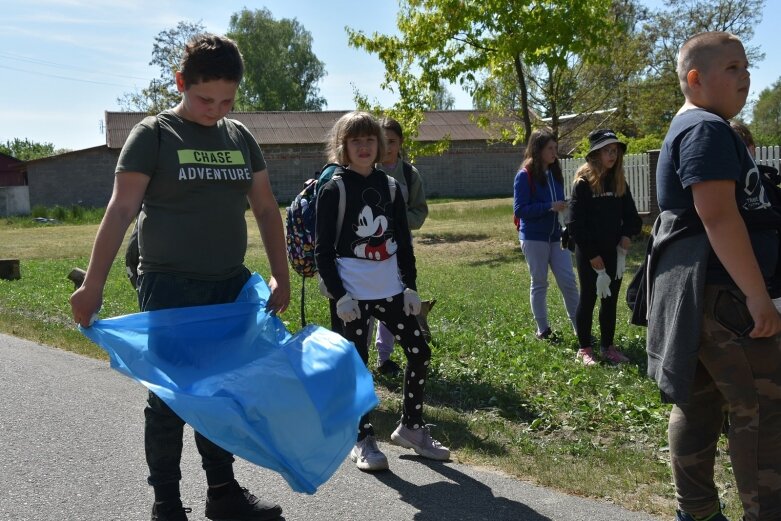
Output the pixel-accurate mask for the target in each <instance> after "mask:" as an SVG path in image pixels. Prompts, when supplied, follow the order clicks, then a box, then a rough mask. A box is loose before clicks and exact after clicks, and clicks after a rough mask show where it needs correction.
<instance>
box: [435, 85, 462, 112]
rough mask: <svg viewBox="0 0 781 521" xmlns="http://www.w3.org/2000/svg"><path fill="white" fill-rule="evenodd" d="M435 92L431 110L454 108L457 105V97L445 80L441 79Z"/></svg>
mask: <svg viewBox="0 0 781 521" xmlns="http://www.w3.org/2000/svg"><path fill="white" fill-rule="evenodd" d="M433 94H434V97H433V100H432V102H431V110H453V107H455V106H456V97H455V96H453V95H452V94H451V93H450V91H449V90H447V86H446V85H445V82H443V81H440V82H439V86H438V87H437V88H436V89H434V92H433Z"/></svg>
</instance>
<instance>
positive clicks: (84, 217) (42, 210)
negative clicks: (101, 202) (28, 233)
mask: <svg viewBox="0 0 781 521" xmlns="http://www.w3.org/2000/svg"><path fill="white" fill-rule="evenodd" d="M105 212H106V209H105V208H87V207H84V206H79V205H73V206H70V207H63V206H54V207H52V208H46V207H45V206H41V205H35V206H33V207H32V209H31V211H30V215H28V216H24V215H22V216H13V217H7V218H5V224H6V225H7V226H9V227H26V228H29V227H35V226H38V223H37V222H36V221H35V220H34V219H36V218H38V217H43V218H45V219H56V220H57V221H58V222H59V223H62V224H99V223H100V221H101V220H103V214H104V213H105Z"/></svg>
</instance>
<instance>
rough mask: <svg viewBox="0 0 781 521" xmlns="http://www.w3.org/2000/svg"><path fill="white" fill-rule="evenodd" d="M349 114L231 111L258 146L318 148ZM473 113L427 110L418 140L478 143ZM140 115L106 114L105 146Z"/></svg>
mask: <svg viewBox="0 0 781 521" xmlns="http://www.w3.org/2000/svg"><path fill="white" fill-rule="evenodd" d="M347 112H349V111H346V110H340V111H322V112H230V113H229V114H228V117H230V118H233V119H237V120H239V121H241V122H242V123H243V124H244V125H245V126H246V127H247V128H248V129H249V130H250V131H251V132H252V134H253V135H254V136H255V139H256V140H257V142H258V143H260V145H261V146H262V145H311V144H318V145H321V144H323V143H324V142H325V136H326V134H327V133H328V131H329V130H330V129H331V127H332V126H333V124H334V122H336V120H337V119H339V118H340V117H341V116H342V115H343V114H345V113H347ZM479 114H480V113H479V112H478V111H475V110H447V111H429V112H426V113H425V119H424V120H423V123H422V124H421V126H420V132H419V133H418V137H417V138H416V140H417V141H424V142H430V141H438V140H440V139H442V138H443V137H445V136H447V135H450V139H451V141H481V140H486V139H489V138H490V137H491V136H489V134H488V133H486V132H485V131H484V130H483V129H481V128H480V127H478V126H477V123H476V120H477V116H478V115H479ZM146 115H147V114H146V113H143V112H108V111H106V113H105V121H106V145H107V146H108V147H109V148H122V145H124V143H125V140H126V139H127V137H128V135H129V134H130V131H131V130H132V128H133V127H134V126H135V125H136V123H138V122H139V121H141V120H142V119H144V117H145V116H146Z"/></svg>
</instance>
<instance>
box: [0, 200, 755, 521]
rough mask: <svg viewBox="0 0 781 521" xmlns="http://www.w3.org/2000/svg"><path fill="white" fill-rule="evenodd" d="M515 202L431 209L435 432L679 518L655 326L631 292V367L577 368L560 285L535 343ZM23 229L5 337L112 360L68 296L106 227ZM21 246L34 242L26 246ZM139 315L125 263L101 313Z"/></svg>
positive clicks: (422, 267)
mask: <svg viewBox="0 0 781 521" xmlns="http://www.w3.org/2000/svg"><path fill="white" fill-rule="evenodd" d="M511 205H512V201H511V200H510V199H490V200H483V201H474V200H470V201H450V202H433V203H432V204H431V206H430V216H429V219H428V220H427V221H426V225H425V226H424V227H423V229H422V230H420V231H419V232H417V233H416V234H415V254H416V258H417V263H418V286H419V288H420V292H421V296H422V297H423V298H432V297H435V298H437V300H438V302H437V305H436V307H435V308H434V309H433V311H432V312H431V314H430V315H429V323H430V325H431V327H432V333H433V336H434V340H433V342H432V351H433V359H432V364H431V373H430V377H429V378H428V381H427V388H426V389H427V402H426V406H427V409H426V420H427V421H428V422H430V423H434V424H436V425H437V427H436V428H435V430H434V433H435V435H436V436H437V437H438V438H439V439H440V441H442V442H443V443H445V444H446V445H449V446H450V447H451V448H452V449H454V458H455V459H457V460H460V461H463V462H466V463H471V464H479V465H486V466H491V467H495V468H499V469H501V470H504V471H505V472H508V473H510V474H512V475H515V476H518V477H521V478H524V479H529V480H532V481H535V482H537V483H539V484H541V485H545V486H551V487H555V488H558V489H560V490H563V491H566V492H569V493H574V494H580V495H585V496H592V497H598V498H609V499H610V500H612V501H614V502H616V503H618V504H621V505H623V506H625V507H627V508H630V509H634V510H642V511H646V512H650V513H656V514H661V515H665V516H670V514H671V512H672V509H673V508H674V507H673V497H674V491H673V489H672V485H671V476H670V472H669V466H668V461H667V452H666V449H665V447H666V443H667V442H666V422H667V414H668V412H669V406H666V405H663V404H661V403H660V400H659V395H658V391H657V389H656V386H655V384H654V383H653V382H652V381H651V380H649V379H648V378H647V377H646V376H645V364H646V358H645V329H643V328H639V327H636V326H631V325H629V324H628V317H629V309H628V308H627V307H626V305H624V304H623V302H624V301H623V293H622V295H621V300H620V304H619V317H618V325H617V328H616V342H617V343H618V344H619V345H621V346H622V347H623V348H624V350H625V352H626V353H627V355H628V356H629V357H630V358H631V361H632V363H631V364H629V365H627V366H623V367H619V368H615V367H607V366H598V367H593V368H585V367H583V366H582V365H580V364H578V363H576V362H575V361H574V354H575V350H576V349H577V341H576V339H575V336H574V334H573V333H572V331H571V328H570V326H569V324H568V320H567V318H566V314H565V312H564V307H563V304H562V302H561V295H560V293H559V292H558V289H557V288H556V286H555V282H554V281H553V280H552V279H551V291H550V294H549V299H548V300H549V314H550V320H551V324H552V326H553V328H554V330H556V331H557V332H558V333H559V337H560V341H559V342H558V343H549V342H544V341H539V340H537V339H536V338H535V337H534V331H535V327H534V320H533V318H532V314H531V310H530V306H529V275H528V270H527V268H526V264H525V261H524V259H523V256H522V255H521V253H520V248H519V247H518V242H517V236H516V232H515V229H514V226H513V223H512V210H511ZM248 217H250V218H251V216H250V214H248ZM19 226H20V225H18V224H13V223H8V222H6V223H2V222H0V249H5V248H7V249H8V251H9V252H12V253H13V252H17V253H16V254H17V255H19V257H20V258H21V261H22V262H21V271H22V279H21V280H18V281H0V330H3V331H5V332H9V333H12V334H15V335H18V336H22V337H26V338H31V339H33V340H36V341H41V342H44V343H46V344H50V345H55V346H58V347H62V348H65V349H71V350H75V351H78V352H82V353H85V354H88V355H90V356H100V355H101V352H100V351H99V350H98V349H97V348H95V347H94V346H92V345H91V344H90V343H89V341H87V340H86V339H85V338H84V337H82V336H80V335H79V334H78V333H77V332H75V330H74V328H73V326H72V323H71V320H70V313H69V306H68V302H67V299H68V296H69V295H70V293H71V291H72V289H73V287H72V284H71V283H70V282H69V281H68V280H67V279H66V278H65V276H66V275H67V273H68V272H69V271H70V269H71V267H73V266H81V267H84V266H85V265H86V262H87V258H88V255H89V246H88V245H89V244H90V243H91V240H92V238H93V237H94V235H95V231H96V226H95V225H86V226H72V227H62V228H61V230H62V233H59V234H55V235H52V234H47V233H46V230H38V231H28V232H29V233H26V234H25V235H24V236H22V235H21V234H20V233H19V231H20V230H19ZM26 231H27V230H26ZM66 232H67V235H65V236H67V237H69V240H68V243H69V244H73V245H75V246H72V247H70V248H64V247H61V246H58V244H59V243H58V242H57V240H58V237H59V239H60V240H61V238H62V236H63V234H65V233H66ZM249 233H250V241H251V246H250V251H249V253H248V256H247V259H246V262H247V265H248V267H249V268H250V269H251V270H253V271H258V272H259V273H261V274H264V275H266V274H268V266H267V263H266V260H265V255H264V253H263V251H262V247H259V244H260V241H259V238H258V234H257V230H256V229H254V227H253V226H249ZM30 234H32V236H29V235H30ZM36 237H40V242H39V243H36V241H35V239H36ZM10 239H12V240H14V241H17V242H21V241H22V240H24V242H25V245H24V247H23V248H22V247H18V248H15V247H14V246H13V244H11V242H9V240H10ZM643 242H644V241H642V240H638V241H637V243H636V244H635V245H634V247H633V250H632V252H631V253H630V258H629V263H628V264H629V265H630V270H632V269H634V268H635V267H636V266H637V265H638V264H639V261H640V257H641V255H642V253H641V252H642V251H643V250H644V244H643ZM6 245H8V246H6ZM76 250H77V251H78V252H79V253H77V254H74V251H76ZM58 255H61V257H58ZM2 256H3V253H2V251H0V257H2ZM630 276H631V273H627V275H626V277H625V281H624V286H626V284H627V283H628V280H629V277H630ZM291 283H292V297H293V298H292V301H291V305H290V309H289V310H288V311H287V312H286V313H285V315H284V316H283V320H285V321H286V323H287V325H288V327H289V328H290V329H296V328H297V327H299V326H300V317H299V311H298V310H299V303H300V288H301V279H300V278H299V277H297V276H295V274H293V275H292V280H291ZM306 296H307V298H306V314H307V319H308V320H309V321H310V322H315V323H319V324H324V325H326V324H328V323H329V319H328V306H327V303H326V301H325V300H324V299H323V298H322V297H320V296H319V293H318V291H317V285H316V283H314V282H313V281H312V280H308V281H307V283H306ZM135 309H136V303H135V299H134V294H133V292H132V291H131V290H130V286H129V284H128V282H127V280H126V279H125V276H124V269H123V266H122V263H121V262H120V260H117V262H116V263H115V265H114V268H113V270H112V272H111V276H110V280H109V283H108V284H107V288H106V294H105V298H104V306H103V314H104V315H106V316H113V315H119V314H125V313H131V312H134V311H135ZM595 322H596V321H595ZM594 333H595V334H598V332H597V331H596V325H595V331H594ZM372 356H373V355H372ZM401 357H402V355H401V353H400V352H399V350H396V352H394V358H395V359H396V360H397V361H398V362H400V363H401V362H403V360H402V358H401ZM400 383H401V382H400V379H394V378H388V377H380V378H378V380H377V388H378V392H379V394H380V395H381V398H382V404H381V406H380V407H379V409H378V411H377V414H376V418H375V424H376V426H377V431H378V433H380V435H381V436H387V435H389V434H390V432H391V431H392V428H393V424H394V423H395V422H396V420H397V418H398V416H399V415H400V411H401V397H400ZM139 421H140V420H139ZM716 479H717V483H719V484H720V485H722V487H721V488H722V490H725V494H724V497H723V500H724V501H725V502H726V504H727V514H728V515H730V516H732V517H735V518H738V517H739V512H740V505H739V502H738V499H737V496H736V493H735V489H734V487H729V486H727V487H725V486H723V485H725V484H727V483H731V475H730V468H729V462H728V460H727V459H726V458H725V457H724V456H723V455H720V456H719V463H718V469H717V478H716Z"/></svg>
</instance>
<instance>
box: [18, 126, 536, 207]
mask: <svg viewBox="0 0 781 521" xmlns="http://www.w3.org/2000/svg"><path fill="white" fill-rule="evenodd" d="M262 148H263V155H264V157H265V158H266V162H267V163H268V169H269V173H270V176H271V185H272V188H273V190H274V194H275V195H276V197H277V199H278V200H279V202H280V203H283V204H287V203H288V202H290V201H291V200H292V199H293V198H294V197H295V196H296V194H297V193H298V192H299V191H301V188H302V186H303V183H304V181H306V180H307V179H309V178H311V177H314V174H315V172H317V171H318V170H319V169H320V168H321V167H322V166H323V164H324V163H325V162H326V155H325V151H324V147H323V146H312V145H284V146H282V145H266V146H264V147H262ZM522 156H523V148H522V147H521V146H512V145H508V144H492V145H489V144H486V143H485V142H482V141H464V142H455V143H451V146H450V150H448V152H447V153H445V154H444V155H442V156H430V157H420V158H418V159H417V160H416V161H415V165H416V166H417V168H418V170H419V171H420V172H421V175H422V176H423V182H424V185H425V189H426V195H427V196H428V197H487V196H504V197H511V196H512V194H513V179H514V177H515V172H516V170H517V169H518V165H519V164H520V162H521V158H522ZM118 157H119V150H113V149H109V148H107V147H96V148H90V149H86V150H79V151H76V152H70V153H67V154H62V155H59V156H54V157H52V158H47V159H40V160H37V161H32V162H30V163H28V164H27V170H28V178H29V186H30V205H32V206H37V205H42V206H46V207H52V206H55V205H60V206H70V205H73V204H80V205H82V206H95V207H103V206H106V204H108V201H109V198H110V197H111V190H112V187H113V183H114V168H115V166H116V164H117V158H118Z"/></svg>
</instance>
